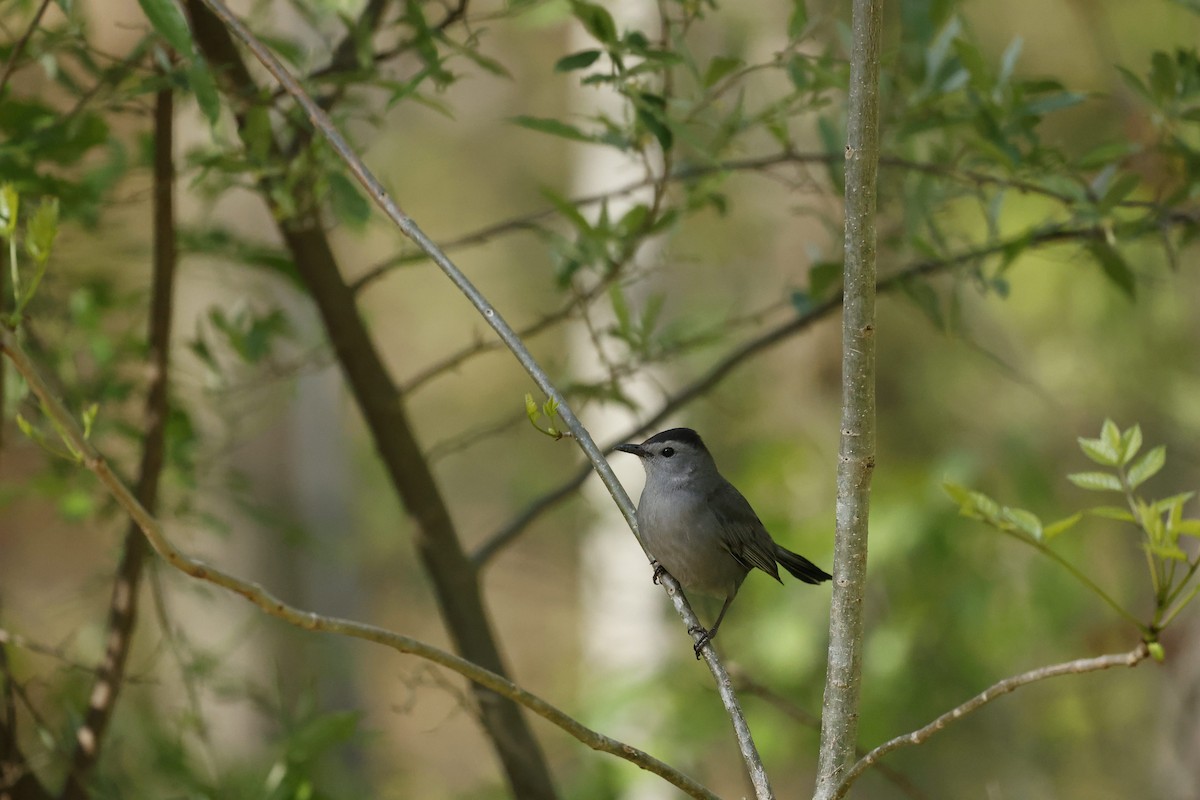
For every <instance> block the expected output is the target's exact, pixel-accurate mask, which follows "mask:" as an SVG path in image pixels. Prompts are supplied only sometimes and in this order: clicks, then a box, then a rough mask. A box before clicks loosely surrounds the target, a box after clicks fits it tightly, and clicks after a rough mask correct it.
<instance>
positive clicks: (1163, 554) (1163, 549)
mask: <svg viewBox="0 0 1200 800" xmlns="http://www.w3.org/2000/svg"><path fill="white" fill-rule="evenodd" d="M1143 547H1145V548H1146V549H1147V550H1149V551H1150V552H1151V553H1152V554H1154V555H1156V556H1158V557H1159V558H1167V559H1171V560H1172V561H1187V560H1188V556H1187V553H1185V552H1183V550H1182V548H1180V547H1179V545H1177V544H1145V545H1143Z"/></svg>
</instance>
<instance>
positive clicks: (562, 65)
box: [554, 50, 601, 72]
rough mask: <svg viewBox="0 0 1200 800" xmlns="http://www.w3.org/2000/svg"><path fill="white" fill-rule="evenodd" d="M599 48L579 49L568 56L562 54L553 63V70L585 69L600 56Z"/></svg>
mask: <svg viewBox="0 0 1200 800" xmlns="http://www.w3.org/2000/svg"><path fill="white" fill-rule="evenodd" d="M600 55H601V51H599V50H580V51H579V52H578V53H572V54H571V55H569V56H563V57H562V58H560V59H559V60H558V61H557V62H555V64H554V71H555V72H570V71H571V70H576V69H587V68H588V67H590V66H591V65H592V64H595V63H596V60H597V59H599V58H600Z"/></svg>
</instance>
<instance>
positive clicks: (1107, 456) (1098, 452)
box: [1078, 436, 1121, 467]
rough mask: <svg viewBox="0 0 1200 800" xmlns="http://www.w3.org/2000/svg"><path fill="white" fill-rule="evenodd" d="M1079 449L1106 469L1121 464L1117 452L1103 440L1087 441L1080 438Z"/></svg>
mask: <svg viewBox="0 0 1200 800" xmlns="http://www.w3.org/2000/svg"><path fill="white" fill-rule="evenodd" d="M1078 441H1079V449H1080V450H1082V451H1083V454H1084V455H1085V456H1087V457H1088V458H1090V459H1091V460H1092V461H1095V462H1096V463H1097V464H1100V465H1101V466H1104V467H1115V466H1117V465H1118V464H1120V463H1121V457H1120V455H1119V454H1118V453H1117V451H1116V450H1115V449H1114V448H1113V447H1111V446H1110V445H1109V443H1108V442H1106V441H1104V440H1103V439H1085V438H1083V437H1082V436H1081V437H1079V440H1078Z"/></svg>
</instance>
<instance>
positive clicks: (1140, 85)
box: [1117, 66, 1154, 103]
mask: <svg viewBox="0 0 1200 800" xmlns="http://www.w3.org/2000/svg"><path fill="white" fill-rule="evenodd" d="M1117 72H1119V73H1121V77H1122V78H1124V79H1125V82H1126V83H1127V84H1129V87H1130V88H1131V89H1133V90H1134V91H1135V92H1137V93H1138V94H1140V95H1141V96H1142V99H1143V100H1147V101H1149V102H1151V103H1153V102H1154V97H1153V96H1152V95H1151V94H1150V88H1149V87H1148V86H1146V84H1145V83H1144V82H1143V81H1142V79H1141V78H1140V77H1139V76H1137V75H1135V74H1134V73H1132V72H1130V71H1129V70H1128V69H1126V68H1125V67H1121V66H1118V67H1117Z"/></svg>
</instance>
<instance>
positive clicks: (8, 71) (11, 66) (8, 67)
mask: <svg viewBox="0 0 1200 800" xmlns="http://www.w3.org/2000/svg"><path fill="white" fill-rule="evenodd" d="M49 6H50V0H42V4H41V5H39V6H38V9H37V11H36V12H35V13H34V15H33V19H32V20H31V21H30V23H29V27H27V28H26V29H25V32H24V33H22V34H21V38H20V39H18V40H17V43H16V44H15V45H13V49H12V52H11V53H9V54H8V61H7V62H6V63H5V64H4V72H3V73H2V74H0V95H2V94H4V90H5V89H7V88H8V79H9V78H11V77H12V74H13V72H14V71H15V70H16V68H17V62H18V61H20V60H21V56H22V55H24V53H25V46H26V45H28V44H29V39H30V38H31V37H32V36H33V32H34V31H35V30H37V27H38V25H40V24H41V22H42V15H43V14H45V13H46V9H47V8H48V7H49Z"/></svg>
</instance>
